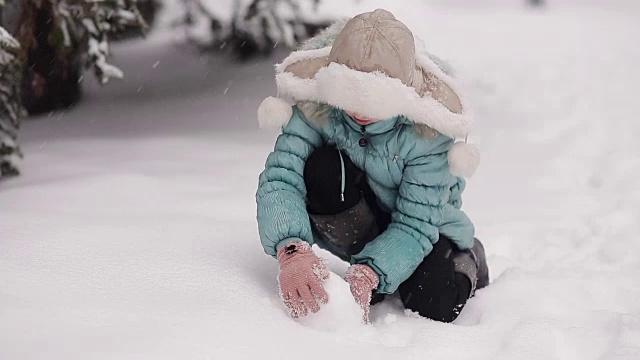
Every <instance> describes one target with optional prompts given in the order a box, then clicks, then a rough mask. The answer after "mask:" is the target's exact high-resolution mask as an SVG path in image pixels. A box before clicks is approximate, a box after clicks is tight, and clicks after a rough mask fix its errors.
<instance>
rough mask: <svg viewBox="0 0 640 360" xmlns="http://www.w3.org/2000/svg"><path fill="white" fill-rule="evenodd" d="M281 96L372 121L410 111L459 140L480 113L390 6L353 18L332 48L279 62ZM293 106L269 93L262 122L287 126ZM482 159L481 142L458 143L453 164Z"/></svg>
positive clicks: (468, 166)
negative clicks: (469, 109) (418, 47)
mask: <svg viewBox="0 0 640 360" xmlns="http://www.w3.org/2000/svg"><path fill="white" fill-rule="evenodd" d="M276 82H277V84H278V93H279V96H280V97H282V98H285V99H287V100H289V101H290V102H295V101H316V102H320V103H327V104H330V105H332V106H335V107H337V108H340V109H343V110H348V111H351V112H355V113H357V114H359V115H362V116H364V117H367V118H371V119H380V120H384V119H389V118H392V117H394V116H398V115H404V116H406V117H407V118H408V119H409V120H411V121H413V122H414V123H417V124H424V125H427V126H429V127H430V128H432V129H434V130H436V131H438V132H440V133H442V134H444V135H447V136H449V137H452V138H454V139H455V138H466V136H467V135H468V133H469V131H470V128H471V125H472V122H473V121H472V117H471V116H470V115H469V114H468V112H467V106H466V104H465V102H464V100H462V99H461V97H460V95H459V93H457V92H456V91H455V90H454V89H455V85H454V83H455V81H454V79H453V78H452V77H450V76H449V75H447V74H445V73H444V72H443V71H442V70H441V69H440V67H438V65H436V64H435V63H434V62H433V61H432V60H431V58H430V57H429V56H428V54H427V53H426V51H421V52H416V46H415V41H414V37H413V34H412V33H411V31H410V30H409V29H408V28H407V26H406V25H404V24H403V23H402V22H400V21H399V20H397V19H396V18H395V16H394V15H393V14H392V13H390V12H389V11H386V10H382V9H378V10H375V11H373V12H368V13H364V14H360V15H357V16H355V17H354V18H352V19H351V20H349V21H348V22H347V23H346V24H345V25H344V27H343V28H342V29H341V30H340V31H339V33H338V34H337V36H336V38H335V41H334V42H333V44H332V46H326V47H323V48H320V49H312V50H300V51H296V52H294V53H292V54H291V55H289V56H288V57H287V58H286V59H284V61H283V62H282V63H281V64H278V65H277V66H276ZM290 116H291V107H290V105H289V104H288V103H285V102H284V101H282V100H281V99H276V98H267V99H266V100H265V101H264V102H263V103H262V105H261V106H260V108H259V109H258V120H259V121H260V123H261V125H268V124H270V125H283V124H285V123H286V122H288V120H289V118H290ZM478 162H479V154H478V151H477V149H475V147H472V146H470V145H468V144H466V143H456V144H455V145H454V148H452V150H451V151H450V156H449V163H450V167H451V169H452V172H453V173H455V174H456V175H461V176H470V175H471V174H472V173H473V172H474V171H475V167H477V164H478Z"/></svg>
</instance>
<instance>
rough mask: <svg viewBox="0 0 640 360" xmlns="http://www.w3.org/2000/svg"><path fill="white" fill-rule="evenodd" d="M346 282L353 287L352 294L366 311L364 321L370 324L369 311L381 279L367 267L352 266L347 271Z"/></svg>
mask: <svg viewBox="0 0 640 360" xmlns="http://www.w3.org/2000/svg"><path fill="white" fill-rule="evenodd" d="M345 280H346V281H347V282H348V283H349V286H350V287H351V294H352V295H353V297H354V299H355V300H356V303H358V305H360V307H361V308H362V310H364V318H363V321H364V322H365V323H368V322H369V309H370V308H371V295H372V292H373V290H374V289H375V288H377V287H378V284H379V283H380V279H379V278H378V274H376V273H375V271H373V270H372V269H371V268H370V267H368V266H367V265H361V264H357V265H352V266H351V267H349V269H347V273H346V274H345Z"/></svg>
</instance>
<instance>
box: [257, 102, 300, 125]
mask: <svg viewBox="0 0 640 360" xmlns="http://www.w3.org/2000/svg"><path fill="white" fill-rule="evenodd" d="M292 115H293V109H292V108H291V105H290V104H289V103H287V102H286V101H284V100H283V99H281V98H277V97H273V96H269V97H268V98H266V99H264V100H263V101H262V103H261V104H260V106H259V107H258V124H260V127H261V128H263V129H265V128H277V127H282V126H284V125H286V124H287V122H289V119H291V116H292Z"/></svg>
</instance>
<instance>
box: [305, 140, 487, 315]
mask: <svg viewBox="0 0 640 360" xmlns="http://www.w3.org/2000/svg"><path fill="white" fill-rule="evenodd" d="M343 165H344V185H343V183H342V174H343V170H342V169H343V167H342V166H343ZM304 181H305V184H306V188H307V211H308V213H309V218H310V221H311V224H312V228H313V231H314V233H315V237H316V239H318V245H319V246H321V247H323V248H325V249H327V250H329V251H330V252H331V253H333V254H335V255H337V256H338V257H340V258H342V259H343V260H346V261H349V259H350V257H351V256H352V255H354V254H357V253H359V252H360V251H361V250H362V249H363V248H364V246H365V245H366V244H367V243H368V242H369V241H372V240H373V239H375V238H376V237H377V236H378V235H379V234H380V233H381V232H383V231H384V230H385V229H386V227H387V226H388V225H389V223H390V222H391V216H390V214H389V213H387V212H385V211H383V210H382V209H381V208H380V206H379V205H378V201H377V199H376V196H375V194H374V193H373V191H372V190H371V188H370V187H369V186H368V185H367V182H366V180H365V174H364V173H363V172H362V170H360V169H358V168H357V167H356V166H355V165H354V164H353V162H352V161H351V160H350V159H349V158H348V156H347V155H346V154H344V153H343V152H339V151H338V150H337V149H336V148H335V147H332V146H328V145H325V146H323V147H320V148H318V149H316V150H315V151H314V152H313V153H312V154H311V155H310V156H309V158H308V159H307V162H306V164H305V169H304ZM475 243H476V244H475V246H474V249H472V250H475V252H473V251H461V250H458V249H457V248H456V246H455V245H454V244H453V243H452V242H451V240H450V239H448V238H447V237H445V236H442V235H441V236H440V239H439V240H438V241H437V242H436V243H435V244H434V246H433V250H432V251H431V252H430V253H429V255H428V256H427V257H425V259H424V261H423V262H422V263H421V264H420V265H419V266H418V268H417V269H416V270H415V272H414V273H413V274H412V275H411V276H410V277H409V278H408V279H407V280H406V281H405V282H403V283H402V284H401V285H400V287H399V288H398V293H399V295H400V299H401V300H402V303H403V304H404V306H405V308H407V309H410V310H412V311H415V312H417V313H418V314H420V315H421V316H424V317H427V318H430V319H433V320H437V321H442V322H451V321H453V320H455V319H456V318H457V317H458V315H459V314H460V311H461V310H462V308H463V307H464V306H465V304H466V302H467V300H468V299H469V298H470V297H471V296H472V295H473V293H474V291H475V289H476V288H481V287H484V286H486V285H487V284H488V280H489V278H488V270H487V267H486V260H485V257H484V250H483V248H482V244H480V242H479V241H478V240H476V241H475ZM469 269H471V270H469ZM383 299H384V295H383V294H378V293H375V292H374V296H373V300H372V304H375V303H377V302H380V301H382V300H383Z"/></svg>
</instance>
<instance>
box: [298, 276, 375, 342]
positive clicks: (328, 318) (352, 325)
mask: <svg viewBox="0 0 640 360" xmlns="http://www.w3.org/2000/svg"><path fill="white" fill-rule="evenodd" d="M323 285H324V289H325V290H326V291H327V294H329V303H327V304H321V305H320V311H319V312H318V313H316V314H311V315H308V316H307V317H304V318H301V319H299V320H298V322H299V323H300V324H302V325H304V326H306V327H309V328H313V329H317V330H325V331H338V330H341V331H349V330H354V331H357V327H359V326H361V323H362V316H363V315H364V312H363V311H362V309H361V308H360V306H358V304H356V302H355V300H354V299H353V296H352V295H351V290H350V289H349V284H348V283H347V282H346V281H344V280H343V279H342V278H341V277H340V276H338V275H336V274H335V273H333V272H332V273H331V276H330V277H329V279H328V280H327V281H325V282H324V284H323Z"/></svg>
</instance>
